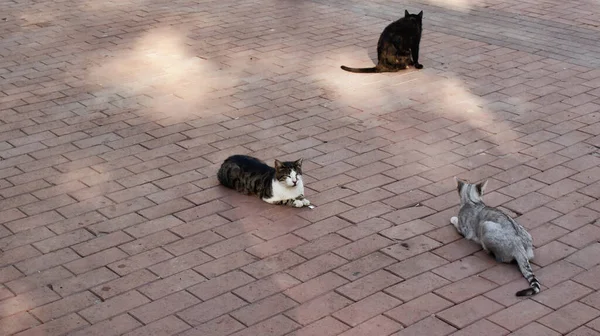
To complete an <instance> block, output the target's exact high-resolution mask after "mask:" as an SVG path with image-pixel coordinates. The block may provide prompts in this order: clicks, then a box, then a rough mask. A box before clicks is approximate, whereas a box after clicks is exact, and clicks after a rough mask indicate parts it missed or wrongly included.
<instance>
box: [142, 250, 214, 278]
mask: <svg viewBox="0 0 600 336" xmlns="http://www.w3.org/2000/svg"><path fill="white" fill-rule="evenodd" d="M210 260H212V258H211V257H209V256H208V255H206V254H205V253H203V252H202V251H198V250H196V251H192V252H190V253H187V254H184V255H181V256H179V257H176V258H173V259H169V260H167V261H163V262H161V263H158V264H156V265H154V266H151V267H150V268H149V269H150V270H151V271H152V272H154V273H155V274H158V275H159V276H161V277H163V278H164V277H167V276H169V275H172V274H175V273H177V272H180V271H183V270H186V269H188V268H192V267H196V266H198V265H202V264H204V263H205V262H208V261H210Z"/></svg>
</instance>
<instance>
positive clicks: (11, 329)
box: [0, 312, 40, 335]
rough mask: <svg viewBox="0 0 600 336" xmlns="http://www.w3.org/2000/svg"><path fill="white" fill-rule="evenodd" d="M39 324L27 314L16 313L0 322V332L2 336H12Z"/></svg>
mask: <svg viewBox="0 0 600 336" xmlns="http://www.w3.org/2000/svg"><path fill="white" fill-rule="evenodd" d="M39 324H40V322H39V321H38V320H36V319H35V318H34V317H33V316H31V315H30V314H29V313H27V312H23V313H18V314H15V315H12V316H10V317H8V318H5V319H1V320H0V332H2V333H3V334H4V335H12V334H16V333H17V332H19V331H21V330H25V329H29V328H33V327H35V326H37V325H39Z"/></svg>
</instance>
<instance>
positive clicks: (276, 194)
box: [265, 179, 304, 202]
mask: <svg viewBox="0 0 600 336" xmlns="http://www.w3.org/2000/svg"><path fill="white" fill-rule="evenodd" d="M300 195H304V184H303V183H302V180H301V179H299V180H298V183H297V184H296V186H294V187H288V186H287V185H286V184H285V183H282V182H279V181H277V180H274V181H273V197H271V198H270V199H268V200H265V201H267V202H277V201H285V200H289V199H296V197H298V196H300Z"/></svg>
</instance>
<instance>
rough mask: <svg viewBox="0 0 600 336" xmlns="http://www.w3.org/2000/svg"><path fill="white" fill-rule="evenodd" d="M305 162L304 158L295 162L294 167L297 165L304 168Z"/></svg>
mask: <svg viewBox="0 0 600 336" xmlns="http://www.w3.org/2000/svg"><path fill="white" fill-rule="evenodd" d="M303 160H304V159H303V158H300V159H298V160H296V161H294V165H295V166H296V167H302V161H303Z"/></svg>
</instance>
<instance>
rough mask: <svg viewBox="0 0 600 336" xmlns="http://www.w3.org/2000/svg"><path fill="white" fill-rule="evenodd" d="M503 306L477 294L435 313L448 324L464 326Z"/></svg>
mask: <svg viewBox="0 0 600 336" xmlns="http://www.w3.org/2000/svg"><path fill="white" fill-rule="evenodd" d="M502 308H503V307H502V306H501V305H499V304H497V303H495V302H494V301H491V300H489V299H486V298H485V297H482V296H477V297H475V298H473V299H470V300H468V301H465V302H463V303H461V304H458V305H456V306H454V307H452V308H449V309H446V310H444V311H443V312H441V313H439V314H437V316H438V317H439V318H441V319H442V320H444V321H447V322H449V323H450V324H452V325H454V326H456V327H458V328H461V329H462V328H464V327H465V326H467V325H469V324H471V323H473V322H475V321H477V320H479V319H481V318H483V317H485V316H488V315H490V314H492V313H495V312H497V311H499V310H501V309H502Z"/></svg>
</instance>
